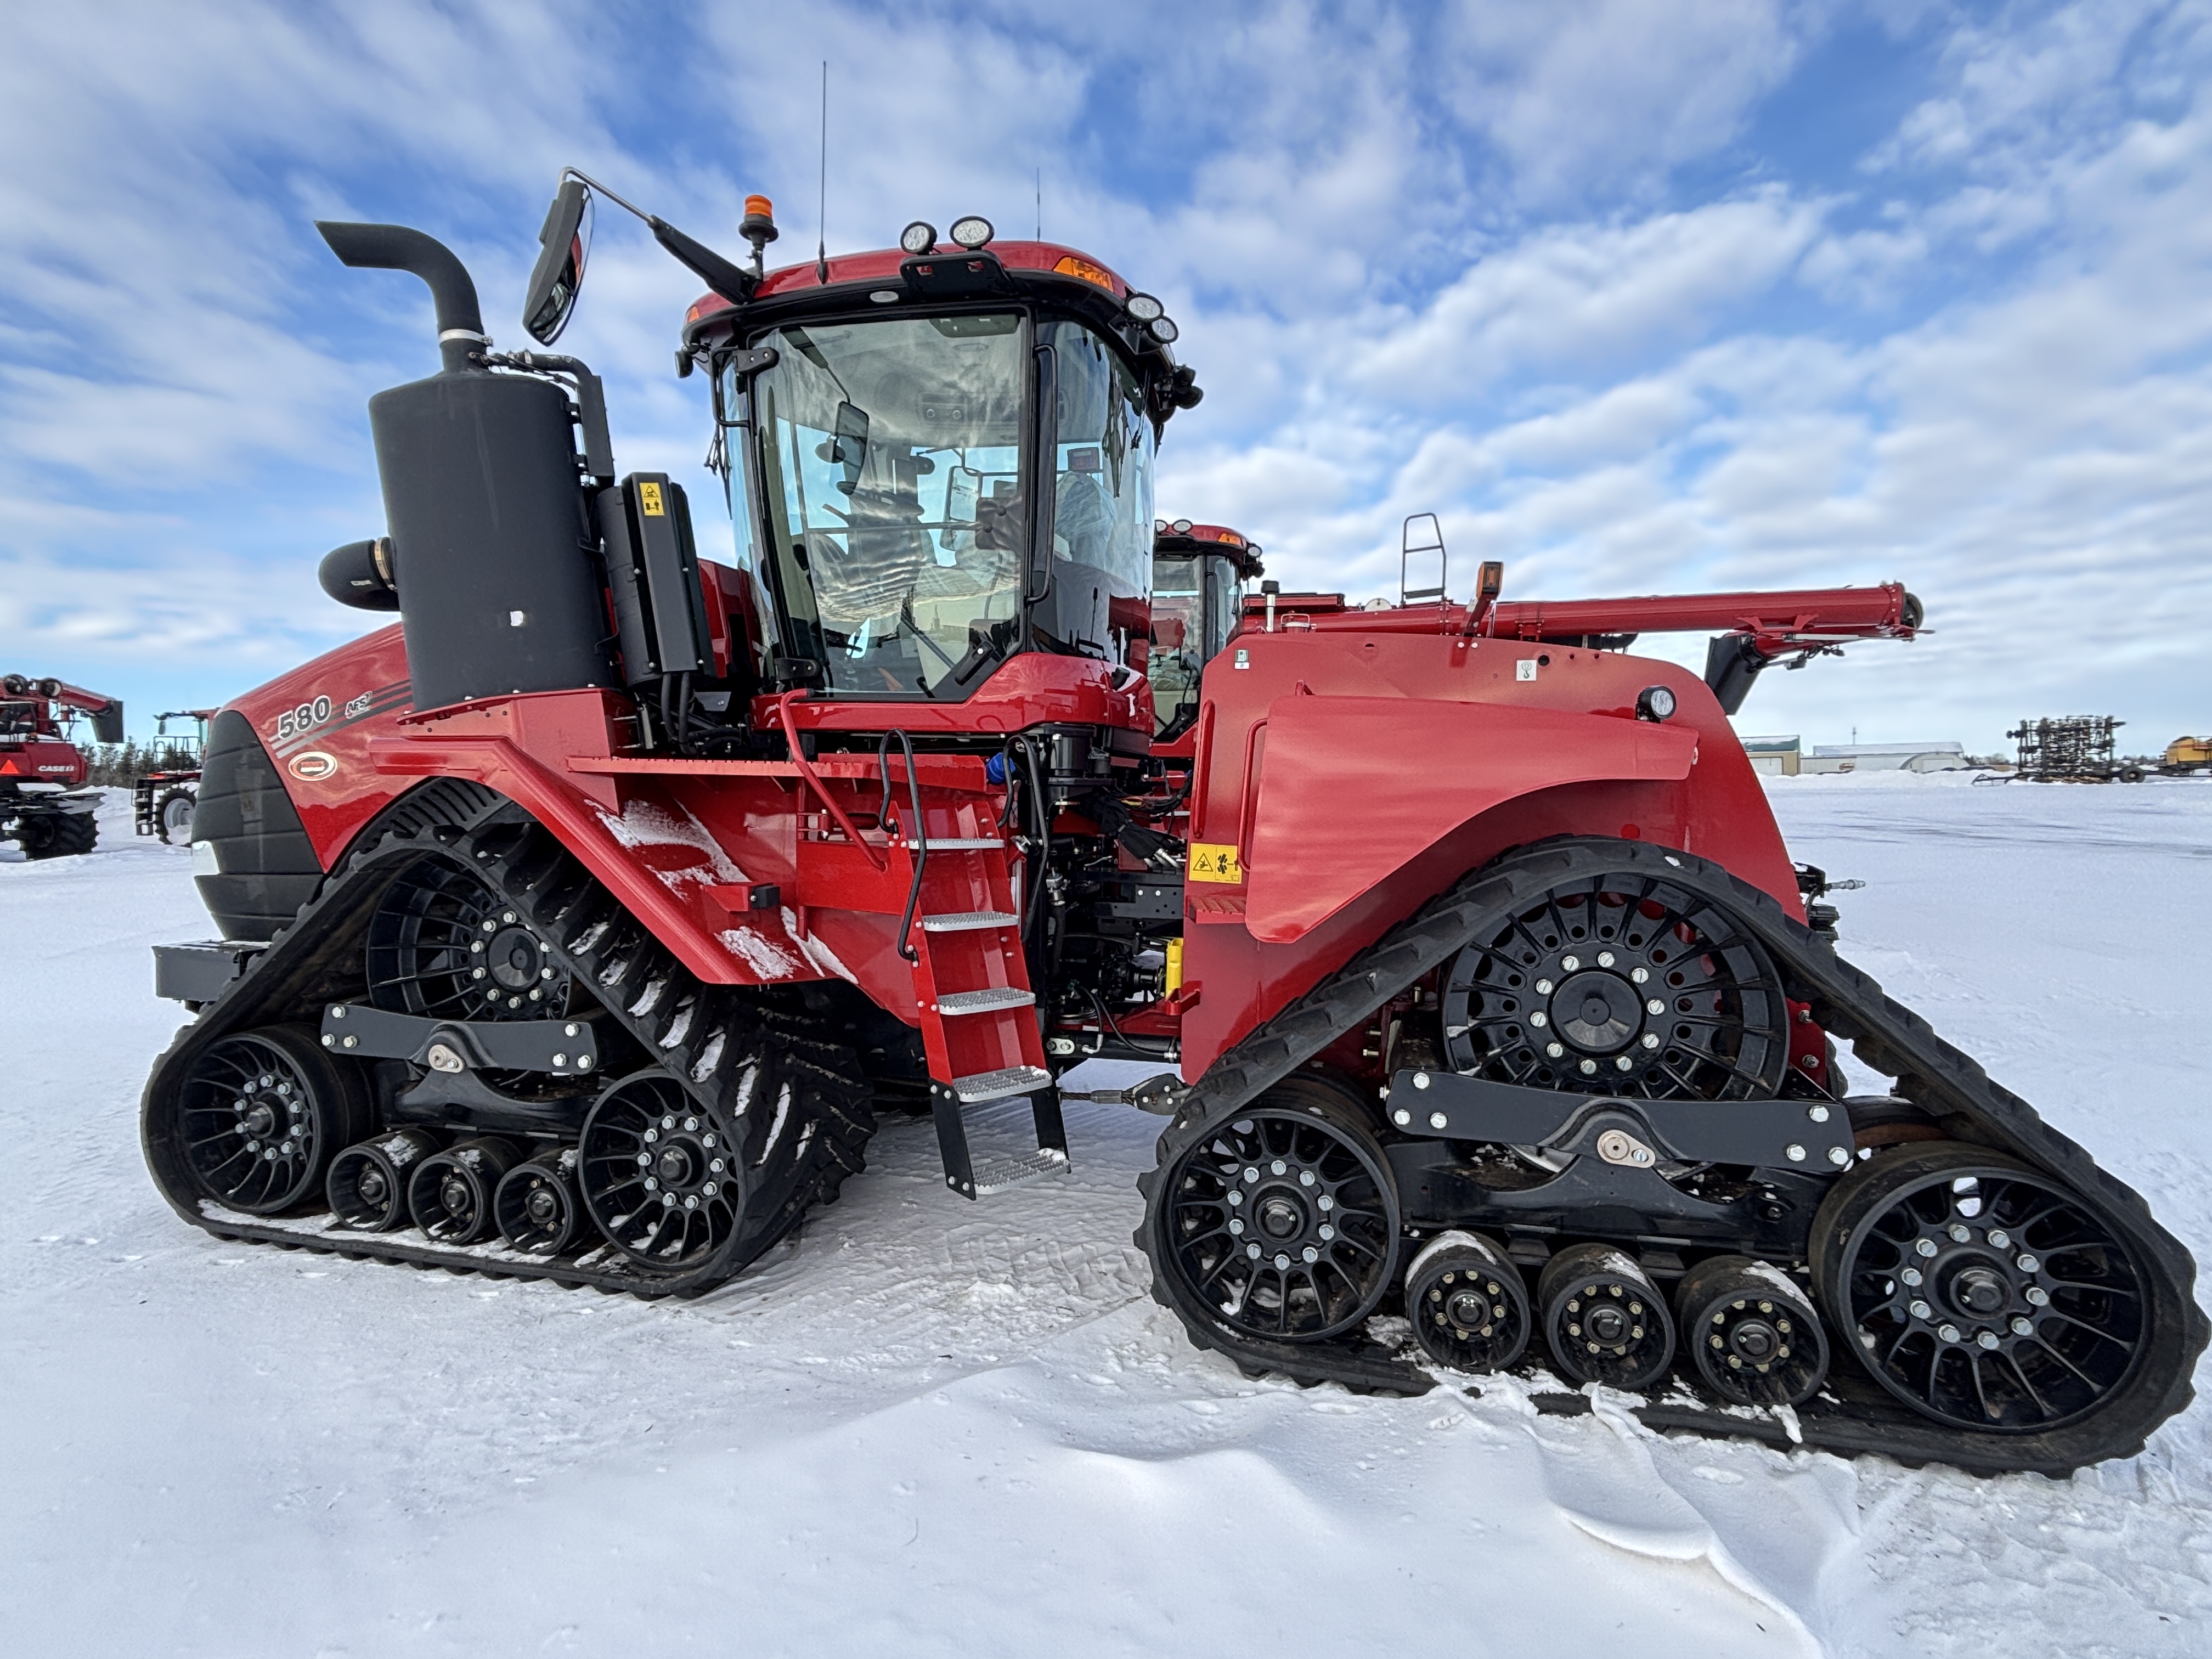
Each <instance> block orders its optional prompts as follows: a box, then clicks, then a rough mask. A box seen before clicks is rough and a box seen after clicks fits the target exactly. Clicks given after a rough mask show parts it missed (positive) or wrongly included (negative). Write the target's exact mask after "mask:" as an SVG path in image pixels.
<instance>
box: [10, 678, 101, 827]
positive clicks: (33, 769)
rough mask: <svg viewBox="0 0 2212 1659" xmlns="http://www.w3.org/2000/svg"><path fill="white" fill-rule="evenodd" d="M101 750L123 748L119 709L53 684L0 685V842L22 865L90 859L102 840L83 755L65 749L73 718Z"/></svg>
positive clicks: (96, 795) (15, 681)
mask: <svg viewBox="0 0 2212 1659" xmlns="http://www.w3.org/2000/svg"><path fill="white" fill-rule="evenodd" d="M80 715H82V716H85V717H87V718H88V719H89V720H91V721H92V731H93V735H94V737H95V738H98V739H99V741H100V742H101V743H120V742H122V741H123V702H122V700H121V699H120V698H118V697H103V696H100V693H98V692H97V691H86V690H80V689H79V688H78V687H76V686H74V685H67V684H64V683H63V682H61V681H60V680H57V679H37V680H34V679H30V678H27V677H25V676H23V675H21V674H9V675H7V676H6V677H4V678H0V841H12V842H15V844H16V845H17V846H18V847H20V848H22V849H23V856H24V857H25V858H27V859H58V858H64V857H67V856H68V855H69V854H73V853H89V852H90V851H92V848H93V843H94V842H97V841H98V840H99V839H100V821H99V820H98V819H97V818H95V817H94V816H93V813H94V811H95V810H96V809H97V808H98V807H99V805H100V792H99V791H98V790H96V789H87V788H85V787H83V785H84V781H85V779H86V778H88V777H89V776H90V775H91V774H92V769H91V767H90V765H89V764H88V763H87V762H86V760H85V757H84V751H83V750H81V749H79V748H78V747H77V746H76V744H74V743H71V742H70V729H71V728H72V727H73V726H74V725H75V723H76V720H77V718H78V716H80Z"/></svg>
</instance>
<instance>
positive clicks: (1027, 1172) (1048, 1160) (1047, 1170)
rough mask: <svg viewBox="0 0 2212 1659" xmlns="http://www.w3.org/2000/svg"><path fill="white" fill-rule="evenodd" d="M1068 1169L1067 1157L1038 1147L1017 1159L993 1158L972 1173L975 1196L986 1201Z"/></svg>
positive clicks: (1057, 1149)
mask: <svg viewBox="0 0 2212 1659" xmlns="http://www.w3.org/2000/svg"><path fill="white" fill-rule="evenodd" d="M1067 1167H1068V1163H1067V1154H1066V1152H1062V1151H1060V1148H1059V1147H1057V1146H1040V1147H1038V1148H1037V1149H1036V1151H1035V1152H1030V1153H1027V1154H1026V1155H1024V1156H1023V1157H1020V1158H994V1159H992V1160H991V1161H990V1162H989V1163H988V1164H984V1165H983V1166H982V1167H981V1169H979V1170H976V1171H975V1196H976V1197H978V1198H988V1197H989V1196H990V1195H991V1194H993V1193H1003V1192H1004V1191H1006V1188H1009V1187H1018V1186H1020V1185H1021V1184H1022V1183H1023V1182H1025V1181H1037V1180H1041V1179H1042V1178H1043V1177H1044V1176H1050V1175H1060V1174H1063V1173H1064V1172H1065V1171H1066V1169H1067Z"/></svg>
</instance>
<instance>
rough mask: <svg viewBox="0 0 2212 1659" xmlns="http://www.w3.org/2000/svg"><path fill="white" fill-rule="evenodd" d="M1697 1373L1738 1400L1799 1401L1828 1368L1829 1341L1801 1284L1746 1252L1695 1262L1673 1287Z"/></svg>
mask: <svg viewBox="0 0 2212 1659" xmlns="http://www.w3.org/2000/svg"><path fill="white" fill-rule="evenodd" d="M1674 1311H1675V1314H1676V1316H1678V1317H1679V1318H1680V1320H1681V1322H1682V1340H1684V1341H1685V1342H1686V1343H1687V1344H1688V1345H1689V1349H1690V1360H1691V1363H1692V1364H1693V1365H1695V1366H1696V1367H1697V1372H1698V1377H1699V1381H1701V1382H1702V1383H1705V1386H1706V1387H1707V1388H1709V1389H1712V1391H1713V1392H1714V1393H1716V1394H1717V1395H1720V1396H1721V1397H1722V1398H1723V1399H1724V1400H1728V1401H1732V1402H1734V1403H1735V1404H1736V1405H1739V1406H1796V1405H1802V1404H1803V1403H1804V1402H1805V1401H1808V1400H1810V1399H1811V1398H1812V1397H1813V1395H1814V1392H1815V1391H1816V1390H1817V1389H1819V1388H1820V1382H1821V1379H1822V1378H1824V1377H1825V1376H1827V1374H1828V1340H1827V1338H1826V1336H1825V1335H1823V1334H1821V1330H1820V1316H1819V1315H1818V1314H1816V1313H1815V1312H1814V1310H1813V1304H1812V1300H1811V1298H1809V1297H1808V1296H1807V1295H1806V1294H1805V1292H1804V1291H1802V1290H1800V1289H1798V1288H1797V1285H1796V1283H1795V1282H1794V1281H1793V1280H1791V1279H1790V1276H1789V1275H1788V1274H1787V1273H1784V1272H1783V1271H1782V1270H1781V1269H1780V1268H1779V1267H1770V1266H1769V1265H1767V1264H1766V1263H1765V1262H1763V1261H1753V1260H1752V1259H1751V1258H1750V1257H1749V1256H1744V1255H1717V1256H1714V1257H1712V1258H1711V1260H1709V1261H1700V1262H1699V1264H1698V1265H1697V1266H1696V1267H1692V1268H1691V1269H1690V1271H1689V1272H1688V1273H1685V1274H1683V1275H1682V1280H1681V1282H1680V1284H1679V1285H1675V1287H1674Z"/></svg>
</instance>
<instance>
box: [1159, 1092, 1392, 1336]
mask: <svg viewBox="0 0 2212 1659" xmlns="http://www.w3.org/2000/svg"><path fill="white" fill-rule="evenodd" d="M1145 1226H1146V1236H1147V1244H1146V1249H1147V1251H1148V1253H1149V1254H1150V1255H1152V1264H1153V1271H1154V1272H1155V1273H1164V1274H1165V1275H1166V1279H1167V1284H1166V1287H1165V1288H1166V1289H1167V1291H1168V1292H1169V1294H1170V1296H1172V1297H1175V1299H1176V1301H1177V1302H1178V1303H1180V1304H1182V1306H1183V1307H1184V1308H1186V1309H1188V1310H1189V1312H1190V1314H1191V1315H1192V1316H1194V1317H1196V1318H1199V1319H1202V1320H1205V1321H1206V1322H1210V1323H1212V1324H1215V1325H1218V1326H1223V1327H1226V1328H1229V1329H1231V1330H1233V1331H1234V1332H1236V1333H1237V1334H1238V1335H1239V1336H1242V1337H1247V1338H1259V1339H1261V1340H1267V1341H1273V1342H1322V1341H1327V1340H1328V1339H1330V1338H1332V1337H1336V1336H1341V1335H1343V1334H1345V1333H1346V1332H1348V1331H1352V1330H1354V1329H1356V1328H1358V1326H1359V1325H1360V1323H1361V1322H1363V1321H1364V1320H1365V1319H1366V1317H1367V1316H1368V1315H1369V1314H1370V1313H1372V1312H1373V1311H1374V1310H1375V1308H1376V1304H1378V1303H1380V1302H1381V1301H1382V1299H1383V1294H1384V1292H1385V1291H1388V1290H1389V1288H1390V1285H1391V1283H1392V1280H1393V1278H1394V1273H1395V1267H1396V1265H1397V1256H1398V1189H1397V1186H1396V1183H1395V1182H1394V1181H1393V1180H1392V1179H1391V1176H1390V1169H1389V1164H1388V1162H1387V1161H1386V1160H1385V1159H1384V1158H1383V1149H1382V1147H1381V1146H1380V1145H1379V1144H1378V1143H1377V1142H1376V1138H1375V1134H1374V1132H1373V1131H1372V1130H1370V1128H1369V1127H1367V1124H1366V1121H1365V1120H1364V1117H1363V1116H1362V1115H1361V1113H1360V1111H1359V1109H1358V1108H1357V1107H1356V1106H1354V1105H1353V1104H1352V1103H1351V1102H1350V1101H1349V1100H1348V1099H1347V1098H1346V1097H1345V1095H1344V1094H1343V1093H1342V1092H1340V1091H1338V1090H1336V1089H1334V1088H1332V1087H1330V1086H1329V1085H1326V1084H1323V1083H1319V1082H1316V1081H1314V1080H1312V1079H1305V1078H1291V1079H1285V1080H1284V1081H1283V1082H1281V1083H1279V1084H1277V1085H1275V1086H1274V1087H1273V1088H1272V1089H1270V1090H1268V1091H1267V1092H1266V1093H1264V1094H1262V1095H1261V1096H1260V1097H1259V1098H1258V1099H1257V1100H1255V1101H1254V1102H1253V1103H1252V1104H1251V1105H1250V1106H1249V1108H1247V1109H1245V1110H1243V1111H1242V1112H1240V1113H1238V1114H1237V1116H1236V1117H1235V1118H1233V1119H1231V1120H1230V1121H1227V1122H1225V1123H1223V1124H1222V1125H1220V1126H1219V1127H1218V1128H1217V1129H1215V1130H1214V1132H1213V1133H1211V1134H1209V1135H1207V1136H1206V1137H1205V1138H1204V1139H1201V1140H1199V1141H1197V1142H1195V1143H1194V1144H1193V1145H1192V1146H1190V1147H1189V1149H1188V1151H1186V1152H1184V1153H1183V1155H1182V1157H1181V1158H1178V1159H1177V1160H1176V1163H1175V1164H1174V1165H1173V1167H1171V1168H1170V1169H1168V1170H1165V1171H1164V1172H1163V1177H1162V1179H1161V1181H1160V1182H1159V1184H1158V1187H1157V1188H1154V1189H1153V1191H1152V1199H1151V1202H1150V1204H1149V1206H1148V1207H1147V1211H1146V1223H1145Z"/></svg>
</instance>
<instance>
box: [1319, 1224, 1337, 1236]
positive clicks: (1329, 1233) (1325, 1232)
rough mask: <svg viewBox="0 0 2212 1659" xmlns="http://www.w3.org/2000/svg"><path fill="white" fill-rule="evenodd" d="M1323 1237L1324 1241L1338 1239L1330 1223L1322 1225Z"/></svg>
mask: <svg viewBox="0 0 2212 1659" xmlns="http://www.w3.org/2000/svg"><path fill="white" fill-rule="evenodd" d="M1321 1236H1322V1238H1323V1239H1331V1238H1334V1237H1336V1229H1335V1228H1334V1227H1332V1226H1330V1225H1328V1223H1327V1222H1326V1221H1324V1222H1322V1224H1321Z"/></svg>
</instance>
